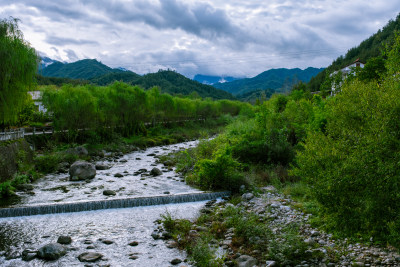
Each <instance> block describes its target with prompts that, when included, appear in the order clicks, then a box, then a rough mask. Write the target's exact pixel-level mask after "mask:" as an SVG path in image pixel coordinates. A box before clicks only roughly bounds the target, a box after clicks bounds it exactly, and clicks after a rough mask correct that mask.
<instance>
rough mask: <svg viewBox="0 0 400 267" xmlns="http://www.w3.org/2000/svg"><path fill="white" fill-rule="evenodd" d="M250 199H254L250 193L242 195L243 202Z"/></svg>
mask: <svg viewBox="0 0 400 267" xmlns="http://www.w3.org/2000/svg"><path fill="white" fill-rule="evenodd" d="M252 198H254V195H253V194H252V193H245V194H243V195H242V199H243V200H245V201H249V200H251V199H252Z"/></svg>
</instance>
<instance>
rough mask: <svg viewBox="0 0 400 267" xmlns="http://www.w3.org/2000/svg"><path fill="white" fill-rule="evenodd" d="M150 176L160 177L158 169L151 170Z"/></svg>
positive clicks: (160, 173) (160, 172)
mask: <svg viewBox="0 0 400 267" xmlns="http://www.w3.org/2000/svg"><path fill="white" fill-rule="evenodd" d="M150 175H152V176H160V175H162V171H160V169H158V168H153V169H152V170H151V171H150Z"/></svg>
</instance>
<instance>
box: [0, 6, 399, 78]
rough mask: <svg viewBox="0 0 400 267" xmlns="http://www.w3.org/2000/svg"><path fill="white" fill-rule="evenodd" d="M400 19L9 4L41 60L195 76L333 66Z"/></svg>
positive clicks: (363, 13) (332, 12) (350, 10)
mask: <svg viewBox="0 0 400 267" xmlns="http://www.w3.org/2000/svg"><path fill="white" fill-rule="evenodd" d="M399 12H400V1H397V0H368V1H366V0H351V1H349V0H229V1H227V0H213V1H211V0H201V1H193V0H148V1H144V0H62V1H61V0H60V1H59V0H0V18H3V19H4V18H8V17H10V16H12V17H15V18H19V19H20V20H21V22H20V28H21V29H22V31H23V33H24V37H25V39H26V40H27V41H28V42H30V44H31V45H32V46H33V47H34V48H35V49H36V50H37V51H38V52H40V54H41V55H45V56H48V57H50V58H52V59H57V60H61V61H66V62H73V61H76V60H79V59H85V58H96V59H97V60H99V61H101V62H103V63H104V64H106V65H108V66H110V67H124V68H126V69H129V70H132V71H134V72H137V73H139V74H144V73H148V72H154V71H157V70H159V69H166V68H170V69H175V70H177V71H178V72H180V73H182V74H184V75H186V76H188V77H193V75H194V74H207V75H231V76H240V77H252V76H254V75H256V74H258V73H260V72H262V71H265V70H268V69H271V68H280V67H285V68H295V67H298V68H307V67H326V66H327V65H329V64H330V63H331V62H332V61H333V60H334V59H335V58H337V57H338V56H339V55H342V54H344V53H345V52H346V51H347V50H348V49H349V48H351V47H354V46H356V45H358V44H359V43H360V42H361V41H362V40H364V39H366V38H368V37H369V36H370V35H371V34H373V33H375V32H376V31H377V30H379V29H380V28H382V27H383V26H384V25H386V23H387V22H388V21H389V20H390V19H395V18H396V16H397V14H398V13H399Z"/></svg>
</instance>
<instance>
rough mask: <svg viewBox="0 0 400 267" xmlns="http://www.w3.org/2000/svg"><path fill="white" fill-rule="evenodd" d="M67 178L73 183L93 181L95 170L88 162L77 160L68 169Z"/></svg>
mask: <svg viewBox="0 0 400 267" xmlns="http://www.w3.org/2000/svg"><path fill="white" fill-rule="evenodd" d="M69 176H70V178H71V180H74V181H80V180H88V179H93V178H94V177H95V176H96V168H95V166H94V165H93V164H91V163H89V162H86V161H80V160H79V161H76V162H74V164H72V165H71V167H70V168H69Z"/></svg>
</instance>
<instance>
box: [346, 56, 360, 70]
mask: <svg viewBox="0 0 400 267" xmlns="http://www.w3.org/2000/svg"><path fill="white" fill-rule="evenodd" d="M354 63H361V64H364V65H365V62H362V61H361V60H360V58H357V59H356V60H354V62H352V63H350V64H347V65H346V66H344V67H343V68H342V69H344V68H347V67H348V66H351V65H353V64H354Z"/></svg>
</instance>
